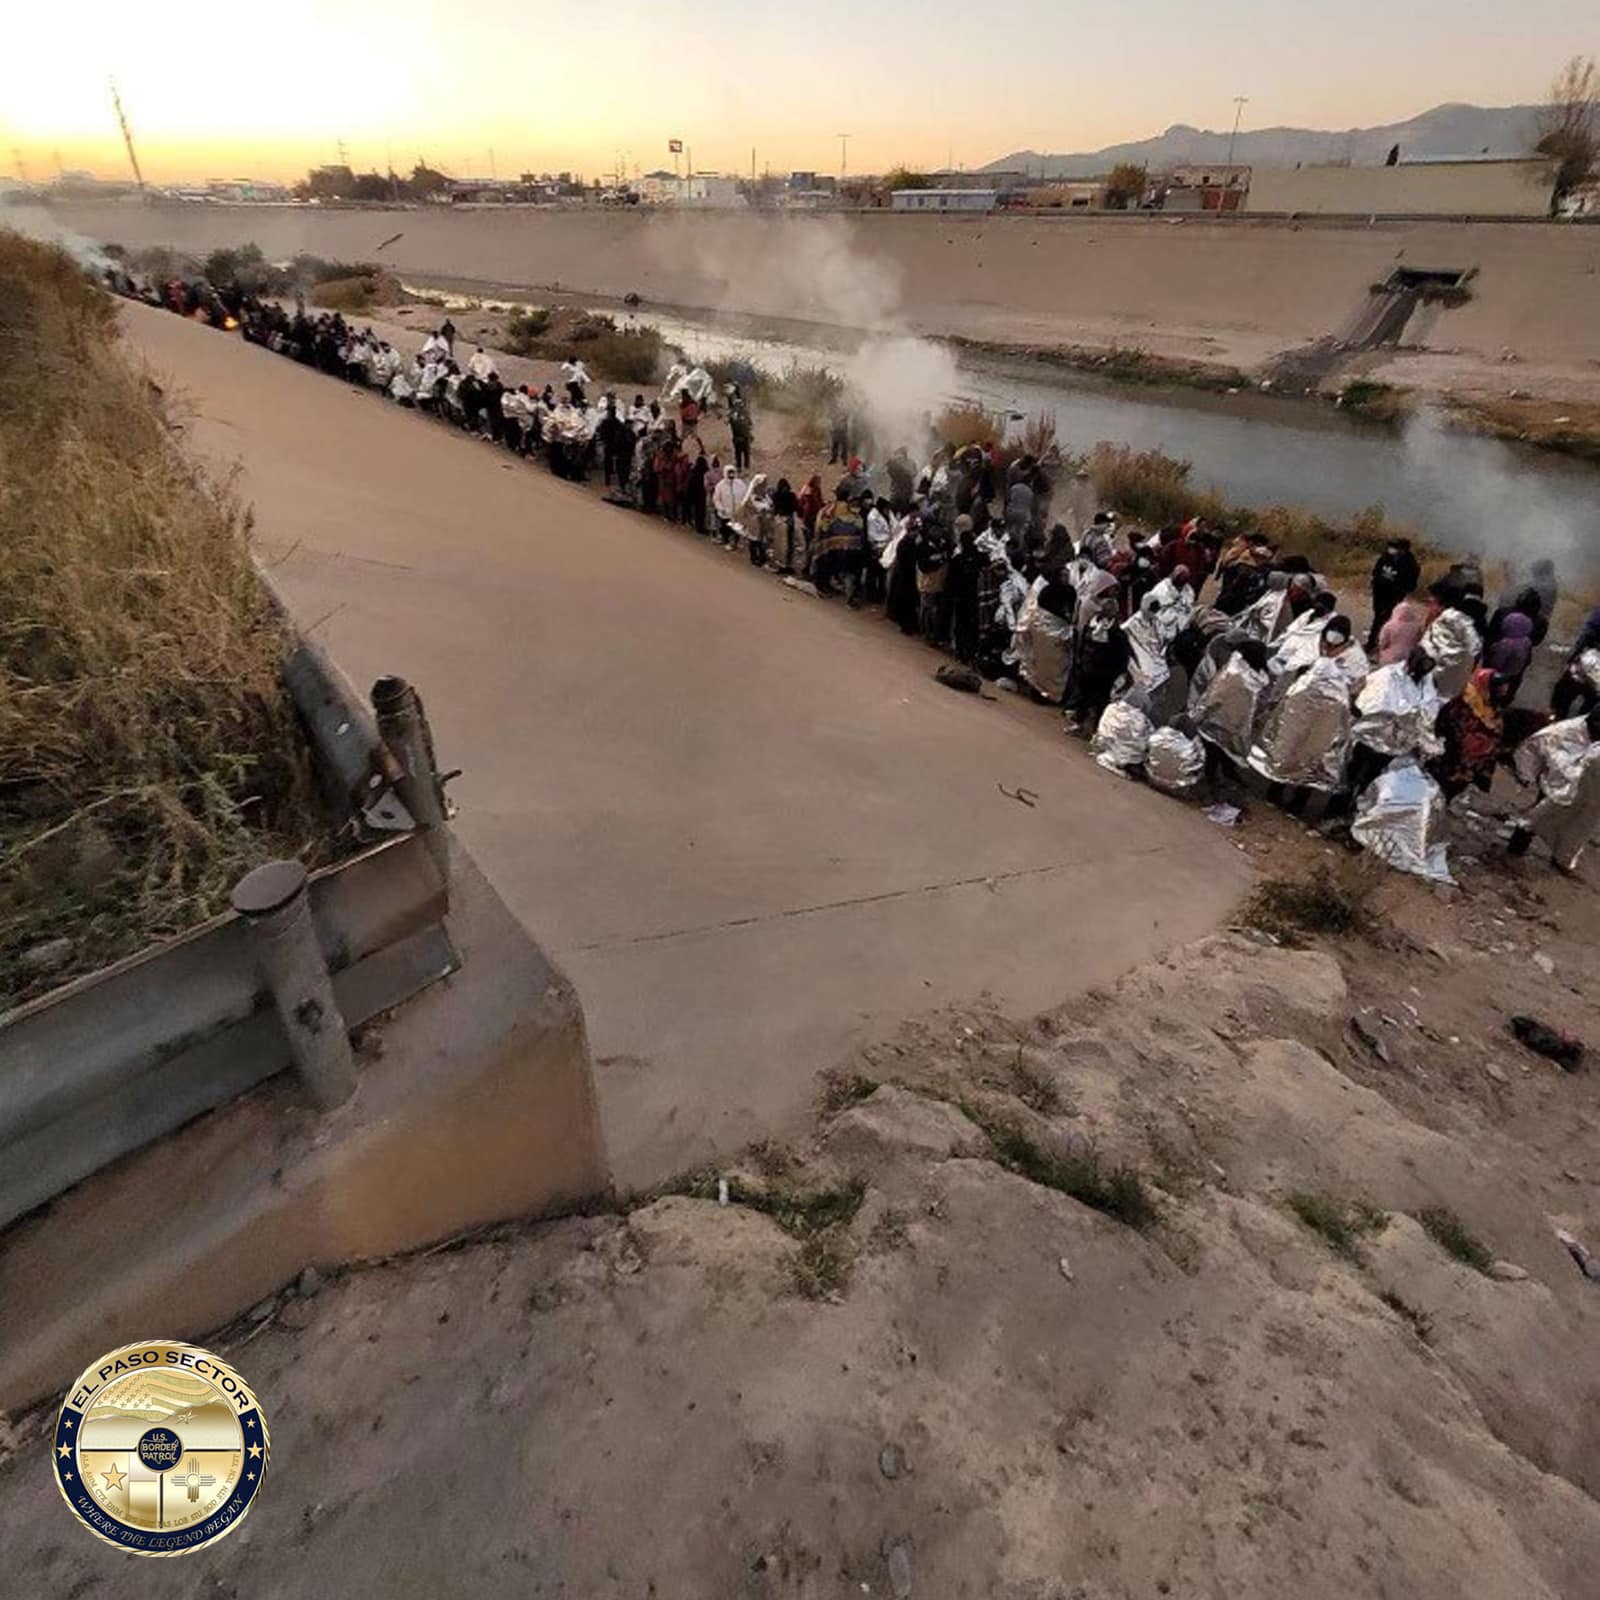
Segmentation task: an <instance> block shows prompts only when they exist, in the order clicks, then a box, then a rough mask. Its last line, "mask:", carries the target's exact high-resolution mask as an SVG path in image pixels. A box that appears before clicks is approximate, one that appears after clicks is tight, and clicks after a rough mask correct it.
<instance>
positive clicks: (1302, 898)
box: [1239, 862, 1373, 945]
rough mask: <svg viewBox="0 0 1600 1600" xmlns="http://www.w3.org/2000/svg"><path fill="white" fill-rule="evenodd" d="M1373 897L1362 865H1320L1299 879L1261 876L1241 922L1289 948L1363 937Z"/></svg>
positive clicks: (1370, 880) (1241, 912)
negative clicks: (1328, 937) (1319, 939)
mask: <svg viewBox="0 0 1600 1600" xmlns="http://www.w3.org/2000/svg"><path fill="white" fill-rule="evenodd" d="M1372 893H1373V879H1372V877H1371V876H1370V874H1368V873H1366V872H1365V871H1363V870H1362V868H1361V867H1360V866H1357V865H1349V866H1345V867H1343V868H1342V869H1341V870H1339V871H1335V870H1333V869H1332V868H1330V867H1329V866H1328V865H1327V864H1326V863H1325V862H1319V863H1318V864H1317V865H1316V866H1315V867H1313V868H1312V869H1311V871H1310V872H1309V873H1307V874H1306V875H1305V876H1303V877H1299V878H1264V879H1263V880H1262V881H1261V882H1260V883H1258V884H1257V885H1256V887H1255V888H1254V889H1253V890H1252V891H1251V894H1250V898H1249V899H1248V900H1246V901H1245V903H1244V905H1243V907H1242V908H1241V910H1240V914H1239V915H1240V921H1241V922H1243V923H1244V924H1245V925H1246V926H1247V927H1251V928H1259V929H1261V930H1262V932H1264V933H1270V934H1271V935H1272V936H1273V938H1275V939H1277V940H1279V941H1280V942H1281V943H1283V944H1287V945H1298V944H1302V943H1304V941H1305V939H1306V938H1307V936H1309V935H1312V934H1319V933H1325V934H1333V935H1336V936H1344V935H1350V934H1358V933H1363V932H1365V931H1366V929H1367V928H1369V927H1370V926H1371V924H1372V911H1371V902H1372Z"/></svg>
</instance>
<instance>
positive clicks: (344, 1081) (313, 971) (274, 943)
mask: <svg viewBox="0 0 1600 1600" xmlns="http://www.w3.org/2000/svg"><path fill="white" fill-rule="evenodd" d="M232 898H233V909H234V910H235V911H237V912H238V913H239V915H240V916H241V917H243V918H244V919H245V920H246V921H247V922H248V923H249V924H250V928H251V932H252V934H253V935H254V939H255V946H256V956H257V960H258V961H259V963H260V968H261V975H262V977H263V978H265V979H266V982H267V986H268V988H270V989H271V990H272V1001H273V1004H274V1005H275V1006H276V1007H277V1008H278V1015H279V1017H280V1018H281V1019H282V1020H283V1031H284V1033H285V1034H286V1035H287V1036H288V1040H289V1051H290V1054H291V1055H293V1057H294V1065H295V1070H296V1071H297V1072H298V1073H299V1074H300V1078H301V1081H302V1082H303V1083H304V1084H305V1086H306V1088H307V1089H308V1090H309V1091H310V1094H311V1098H312V1099H313V1100H314V1101H316V1103H317V1105H318V1106H319V1107H320V1108H321V1109H322V1110H324V1111H331V1110H332V1109H333V1108H334V1107H335V1106H340V1105H343V1104H344V1102H345V1101H346V1100H348V1099H349V1098H350V1096H351V1095H352V1094H354V1093H355V1087H356V1064H355V1058H354V1056H353V1055H352V1054H351V1052H350V1036H349V1030H348V1029H347V1028H346V1027H345V1023H344V1017H343V1016H342V1015H341V1013H340V1011H339V1003H338V1001H337V1000H335V999H334V997H333V982H332V980H331V978H330V977H329V974H328V964H327V962H326V961H324V960H323V957H322V946H321V945H320V944H319V943H318V941H317V932H316V929H315V928H314V927H313V926H312V922H311V902H310V899H309V898H308V896H307V894H306V869H305V868H304V867H303V866H301V864H300V863H299V862H298V861H269V862H267V863H266V864H265V865H263V866H259V867H256V868H254V869H253V870H252V871H250V872H247V873H246V874H245V875H244V877H242V878H241V879H240V880H239V881H238V883H236V884H235V885H234V886H233V896H232Z"/></svg>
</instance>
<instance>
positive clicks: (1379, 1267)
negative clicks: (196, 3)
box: [0, 820, 1600, 1600]
mask: <svg viewBox="0 0 1600 1600" xmlns="http://www.w3.org/2000/svg"><path fill="white" fill-rule="evenodd" d="M1465 837H1466V843H1465V844H1464V845H1463V847H1462V849H1461V850H1460V851H1458V856H1457V861H1456V865H1457V870H1458V872H1459V874H1460V876H1461V877H1462V880H1463V890H1462V893H1461V894H1460V896H1459V897H1457V898H1455V899H1453V900H1450V901H1445V900H1441V899H1440V898H1439V897H1438V896H1436V895H1435V894H1434V893H1433V892H1432V891H1430V890H1428V889H1426V888H1424V887H1422V886H1420V885H1417V884H1414V883H1411V882H1409V881H1407V880H1403V879H1400V878H1397V877H1395V876H1394V875H1392V874H1381V875H1376V876H1373V877H1372V878H1371V880H1370V881H1369V880H1368V878H1367V876H1366V874H1365V873H1364V871H1363V870H1362V869H1361V868H1360V867H1359V866H1357V867H1355V868H1351V867H1349V866H1346V865H1345V864H1343V863H1342V862H1333V863H1330V865H1331V867H1332V869H1333V871H1334V873H1335V881H1336V882H1338V883H1339V884H1340V885H1341V886H1342V887H1343V889H1345V890H1346V891H1348V892H1350V893H1352V894H1353V896H1354V899H1355V901H1356V902H1357V903H1358V904H1359V905H1360V906H1361V907H1362V908H1363V910H1364V914H1365V915H1366V916H1367V917H1368V918H1369V919H1370V921H1369V924H1368V926H1369V928H1370V932H1368V933H1364V934H1360V935H1356V936H1353V937H1346V938H1342V939H1338V940H1328V939H1325V938H1320V937H1312V938H1311V939H1310V941H1309V943H1308V944H1307V946H1306V947H1305V948H1298V949H1295V948H1287V947H1283V946H1280V945H1278V944H1275V943H1274V942H1272V940H1271V939H1270V938H1268V937H1265V936H1263V935H1262V934H1261V933H1259V932H1245V933H1241V932H1234V933H1227V934H1220V935H1217V936H1215V937H1213V938H1210V939H1207V940H1204V941H1202V942H1201V943H1199V944H1196V945H1192V946H1189V947H1187V948H1185V949H1182V950H1179V951H1177V952H1175V953H1173V954H1172V955H1171V956H1170V957H1169V958H1168V959H1166V960H1165V961H1162V962H1159V963H1157V964H1153V965H1150V966H1148V967H1146V968H1144V969H1141V970H1138V971H1136V972H1134V973H1132V974H1130V975H1129V976H1128V977H1127V978H1126V979H1125V980H1124V981H1122V982H1121V983H1119V984H1117V985H1116V986H1115V987H1114V988H1112V989H1110V990H1108V991H1105V992H1102V993H1098V994H1094V995H1091V996H1089V997H1088V998H1087V999H1086V1000H1083V1001H1081V1002H1078V1003H1076V1004H1074V1005H1071V1006H1069V1007H1066V1008H1063V1009H1061V1010H1059V1011H1055V1012H1049V1013H1046V1014H1043V1015H1040V1016H1037V1017H1030V1018H1013V1017H1007V1016H1003V1015H1001V1014H999V1013H998V1012H997V1011H994V1010H992V1009H988V1008H985V1007H983V1006H978V1007H973V1008H966V1009H961V1010H946V1011H942V1012H938V1013H936V1014H933V1015H930V1016H927V1017H924V1018H922V1019H919V1020H917V1021H914V1022H910V1023H908V1024H907V1025H906V1026H905V1027H904V1028H902V1029H901V1030H900V1032H899V1033H898V1034H897V1035H896V1036H895V1037H893V1038H892V1039H890V1040H888V1041H883V1042H879V1043H877V1044H875V1045H872V1046H868V1047H866V1048H864V1049H863V1051H862V1052H861V1053H860V1054H859V1056H858V1057H857V1058H856V1059H854V1060H851V1061H848V1062H843V1063H841V1064H840V1069H839V1071H838V1072H837V1073H835V1074H834V1075H832V1076H831V1078H830V1079H829V1080H828V1085H827V1088H826V1091H825V1093H824V1096H823V1100H822V1103H821V1105H820V1106H819V1110H818V1115H817V1119H816V1123H815V1127H814V1130H813V1133H812V1136H811V1137H810V1138H809V1139H807V1140H804V1141H802V1142H800V1143H798V1144H796V1145H793V1146H789V1147H783V1148H780V1147H776V1146H772V1145H764V1146H761V1147H758V1148H756V1149H754V1150H752V1151H750V1152H748V1153H747V1155H746V1156H745V1157H744V1158H742V1159H741V1160H739V1161H737V1162H734V1163H731V1164H729V1165H728V1166H726V1167H725V1168H723V1169H722V1170H721V1171H708V1172H702V1173H693V1174H686V1175H684V1177H683V1178H682V1179H681V1180H679V1181H678V1182H677V1183H675V1184H673V1185H669V1186H668V1190H669V1192H663V1193H660V1194H658V1195H651V1196H641V1197H638V1198H637V1199H635V1200H634V1201H633V1202H631V1203H629V1204H628V1205H627V1206H625V1207H623V1208H621V1209H619V1210H618V1211H616V1212H615V1213H611V1214H605V1215H596V1216H591V1217H586V1218H578V1219H572V1220H568V1221H563V1222H555V1223H549V1224H542V1225H530V1226H526V1227H508V1228H504V1229H500V1230H496V1231H494V1232H492V1233H489V1234H486V1235H484V1236H480V1237H477V1238H473V1239H469V1240H464V1241H460V1242H458V1243H457V1244H456V1245H453V1246H447V1247H444V1248H440V1249H436V1250H434V1251H430V1252H428V1253H426V1254H424V1255H422V1256H419V1257H416V1258H412V1259H407V1260H399V1261H392V1262H387V1263H383V1264H380V1265H377V1266H374V1267H372V1268H369V1269H366V1270H360V1271H354V1272H350V1273H348V1274H344V1275H340V1276H338V1277H336V1278H334V1279H332V1280H331V1281H327V1282H320V1281H319V1280H318V1279H317V1278H316V1275H315V1274H311V1275H308V1277H307V1279H306V1281H305V1282H304V1284H303V1285H302V1289H303V1291H304V1292H299V1291H297V1290H296V1289H295V1288H293V1287H291V1288H290V1289H288V1290H286V1291H285V1292H284V1293H283V1294H282V1295H281V1296H279V1297H277V1298H276V1299H274V1300H273V1301H270V1302H268V1303H266V1304H265V1305H263V1306H261V1307H259V1308H257V1311H256V1312H255V1313H253V1314H252V1316H251V1317H250V1318H249V1319H247V1320H246V1321H245V1322H244V1323H242V1324H240V1325H239V1326H238V1327H235V1328H233V1329H231V1330H227V1331H226V1332H224V1333H222V1334H219V1335H218V1336H217V1337H216V1338H215V1339H214V1341H213V1343H214V1345H215V1347H216V1348H218V1349H219V1350H220V1351H222V1352H223V1353H225V1354H226V1355H227V1356H228V1358H229V1359H231V1360H233V1361H234V1362H235V1363H236V1364H238V1365H239V1366H240V1367H241V1369H242V1370H243V1371H245V1372H246V1373H247V1374H248V1375H249V1377H250V1378H251V1379H252V1381H253V1382H254V1383H255V1385H256V1386H257V1388H258V1390H259V1391H260V1392H261V1393H262V1395H263V1396H265V1397H266V1398H267V1403H268V1406H269V1408H270V1416H271V1423H272V1429H273V1462H272V1479H273V1481H272V1482H271V1484H270V1485H269V1487H268V1491H267V1494H266V1495H265V1496H264V1497H263V1501H262V1503H261V1505H260V1507H259V1509H257V1510H256V1511H255V1512H254V1513H253V1514H252V1515H251V1517H250V1520H249V1522H248V1523H247V1524H246V1526H245V1527H244V1528H243V1529H242V1530H241V1531H240V1532H239V1533H238V1534H237V1535H236V1536H234V1537H231V1538H230V1539H228V1540H227V1541H225V1542H224V1543H223V1544H222V1545H220V1546H218V1547H217V1548H216V1549H215V1550H213V1551H211V1552H209V1553H207V1554H205V1555H203V1556H200V1557H196V1558H193V1559H187V1560H183V1561H175V1562H163V1563H160V1564H158V1565H157V1566H156V1568H155V1570H154V1571H150V1572H146V1571H144V1570H141V1571H140V1572H139V1573H138V1575H137V1576H138V1580H139V1583H140V1585H141V1592H147V1593H153V1594H175V1595H185V1596H190V1595H192V1596H214V1595H237V1596H250V1597H251V1600H255V1597H258V1596H259V1597H270V1596H276V1595H283V1596H290V1595H295V1596H299V1595H304V1594H307V1593H312V1592H315V1593H342V1592H353V1593H392V1594H396V1595H403V1596H412V1595H416V1596H422V1595H426V1596H447V1595H467V1594H473V1595H478V1594H484V1593H498V1594H520V1595H583V1596H595V1595H618V1596H622V1595H629V1596H649V1595H659V1596H663V1597H666V1596H690V1595H695V1596H712V1595H716V1596H723V1595H727V1596H735V1595H744V1596H758V1595H770V1596H776V1595H793V1596H806V1597H812V1596H816V1597H820V1596H832V1595H838V1596H843V1595H845V1594H893V1595H897V1596H902V1597H904V1596H907V1595H919V1594H920V1595H943V1596H956V1595H971V1596H1004V1597H1014V1600H1046V1597H1062V1600H1066V1597H1069V1596H1070V1597H1074V1600H1113V1597H1116V1600H1123V1597H1128V1600H1132V1597H1144V1596H1168V1595H1171V1596H1204V1597H1216V1600H1223V1597H1226V1600H1258V1597H1259V1600H1268V1597H1271V1600H1280V1597H1281V1596H1283V1595H1285V1594H1294V1595H1297V1596H1300V1597H1303V1600H1317V1597H1323V1596H1326V1597H1329V1600H1332V1597H1335V1596H1337V1597H1340V1600H1344V1597H1349V1596H1366V1595H1373V1596H1378V1595H1383V1596H1396V1597H1400V1596H1404V1597H1406V1600H1432V1597H1439V1600H1456V1597H1458V1596H1461V1595H1471V1596H1472V1597H1473V1600H1498V1597H1505V1600H1535V1597H1552V1600H1553V1597H1562V1600H1581V1597H1584V1596H1587V1595H1589V1594H1592V1593H1593V1574H1594V1571H1595V1568H1596V1563H1597V1561H1600V1505H1597V1503H1596V1496H1597V1494H1600V1423H1597V1418H1600V1410H1597V1408H1596V1406H1595V1403H1594V1401H1595V1396H1596V1394H1597V1392H1600V1341H1597V1338H1596V1334H1597V1332H1600V1283H1594V1282H1590V1281H1589V1280H1587V1279H1586V1278H1585V1277H1584V1276H1583V1275H1582V1274H1581V1273H1580V1272H1579V1270H1578V1269H1577V1268H1576V1266H1575V1264H1574V1262H1573V1260H1572V1258H1571V1257H1570V1256H1569V1255H1568V1254H1567V1252H1566V1251H1565V1249H1564V1248H1563V1247H1562V1245H1561V1244H1560V1242H1559V1241H1558V1240H1557V1238H1556V1233H1555V1230H1556V1229H1557V1228H1558V1227H1564V1228H1567V1229H1570V1230H1571V1231H1572V1232H1573V1233H1574V1234H1576V1235H1578V1236H1579V1237H1581V1238H1587V1239H1588V1240H1589V1241H1590V1242H1591V1244H1593V1243H1596V1242H1600V1158H1597V1156H1596V1153H1595V1152H1596V1148H1597V1146H1596V1140H1595V1132H1596V1125H1597V1113H1600V1095H1597V1091H1596V1079H1595V1077H1594V1075H1593V1070H1592V1068H1591V1070H1589V1071H1587V1072H1585V1071H1579V1072H1577V1073H1574V1074H1569V1073H1566V1072H1563V1071H1561V1070H1559V1069H1557V1068H1556V1067H1555V1066H1553V1065H1551V1064H1550V1063H1548V1062H1547V1061H1545V1060H1544V1059H1542V1058H1540V1057H1538V1056H1535V1055H1532V1054H1530V1053H1529V1052H1528V1051H1526V1050H1525V1049H1524V1048H1523V1047H1522V1046H1521V1045H1519V1044H1517V1043H1516V1042H1515V1041H1514V1040H1513V1039H1512V1038H1511V1037H1510V1035H1509V1034H1508V1033H1507V1031H1506V1026H1505V1019H1506V1017H1507V1015H1508V1014H1510V1013H1513V1012H1517V1011H1535V1012H1537V1013H1538V1014H1539V1015H1541V1016H1542V1017H1544V1018H1545V1019H1546V1020H1548V1021H1550V1022H1552V1023H1554V1024H1556V1025H1558V1026H1561V1027H1563V1028H1566V1029H1568V1030H1571V1031H1574V1032H1578V1033H1580V1034H1584V1035H1586V1036H1587V1037H1588V1038H1589V1039H1590V1040H1596V1039H1600V1025H1597V1024H1600V1016H1597V1011H1596V1000H1597V997H1596V994H1595V990H1594V979H1593V972H1594V968H1593V960H1592V950H1593V935H1594V928H1595V916H1594V910H1593V886H1592V884H1591V883H1587V882H1583V881H1577V882H1568V881H1564V880H1561V879H1557V878H1554V877H1552V876H1550V875H1549V874H1548V872H1547V870H1546V869H1544V868H1541V867H1539V866H1538V865H1537V864H1530V865H1529V866H1527V867H1526V868H1525V869H1523V870H1520V871H1517V872H1515V873H1513V872H1510V871H1508V870H1507V869H1506V867H1505V866H1504V865H1503V863H1502V862H1501V861H1500V859H1499V856H1498V851H1497V850H1496V848H1495V847H1494V845H1493V843H1492V841H1491V836H1490V833H1489V830H1488V828H1487V826H1486V827H1485V830H1484V833H1483V835H1482V840H1481V843H1477V844H1474V843H1473V841H1474V840H1475V839H1477V838H1478V837H1479V836H1478V835H1477V834H1475V833H1474V832H1473V831H1472V830H1466V831H1465ZM1241 845H1242V847H1247V848H1250V849H1251V850H1252V852H1253V853H1256V854H1259V855H1260V856H1261V858H1262V866H1263V869H1264V871H1265V872H1267V873H1268V874H1269V875H1270V874H1272V873H1278V872H1282V871H1286V870H1293V871H1297V872H1299V871H1303V870H1304V869H1305V867H1306V866H1307V864H1308V861H1309V860H1310V859H1312V858H1317V859H1320V854H1319V853H1320V851H1321V850H1322V849H1323V846H1322V845H1321V844H1320V843H1316V844H1313V843H1309V842H1308V841H1307V840H1305V839H1304V838H1303V837H1302V836H1301V834H1300V833H1299V831H1298V830H1297V829H1295V828H1294V827H1293V826H1291V825H1289V824H1288V823H1286V822H1283V821H1278V820H1275V821H1273V822H1271V823H1270V824H1269V823H1267V822H1265V821H1264V820H1261V821H1257V822H1256V825H1255V826H1253V827H1252V828H1251V830H1250V831H1249V833H1248V834H1247V835H1243V836H1241ZM1590 870H1591V871H1592V867H1591V869H1590ZM1084 913H1085V914H1086V915H1087V914H1092V910H1091V908H1087V907H1086V908H1084ZM752 1070H760V1063H759V1062H755V1063H752ZM719 1180H721V1181H725V1183H726V1185H727V1189H726V1194H727V1203H726V1204H722V1203H719ZM403 1181H404V1175H403V1174H397V1182H403ZM1430 1229H1431V1231H1430ZM1441 1241H1443V1242H1441ZM47 1421H48V1419H47V1418H45V1417H43V1416H36V1417H32V1418H23V1419H18V1421H17V1424H16V1426H15V1428H14V1429H13V1432H12V1435H11V1455H12V1459H11V1460H10V1462H9V1464H8V1465H7V1466H5V1467H4V1468H0V1529H3V1532H0V1561H3V1562H4V1564H5V1566H6V1568H7V1570H10V1571H12V1572H13V1573H14V1574H15V1576H16V1578H17V1580H18V1582H19V1585H21V1586H22V1587H23V1588H25V1589H27V1590H38V1591H40V1592H51V1593H61V1594H69V1595H74V1596H77V1595H86V1594H89V1595H92V1594H107V1595H109V1594H114V1593H121V1592H123V1591H124V1590H125V1589H126V1585H127V1582H128V1578H129V1569H128V1565H127V1561H128V1558H127V1557H125V1556H123V1555H121V1554H119V1553H118V1552H115V1551H111V1550H109V1549H103V1548H101V1547H100V1546H98V1545H97V1544H96V1543H95V1542H94V1541H92V1540H91V1539H89V1538H88V1537H87V1536H86V1535H84V1534H83V1533H82V1532H81V1531H80V1530H78V1529H76V1528H74V1527H72V1526H71V1525H70V1524H69V1522H68V1520H67V1518H66V1516H65V1513H64V1512H63V1510H62V1508H61V1507H60V1506H59V1505H58V1504H57V1503H56V1498H55V1491H54V1490H53V1489H52V1487H51V1485H50V1482H49V1478H48V1472H47V1469H46V1467H45V1464H44V1462H43V1459H42V1455H41V1451H42V1449H43V1448H44V1445H43V1442H42V1441H43V1437H44V1436H43V1433H42V1429H43V1428H44V1427H45V1426H46V1425H47Z"/></svg>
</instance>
